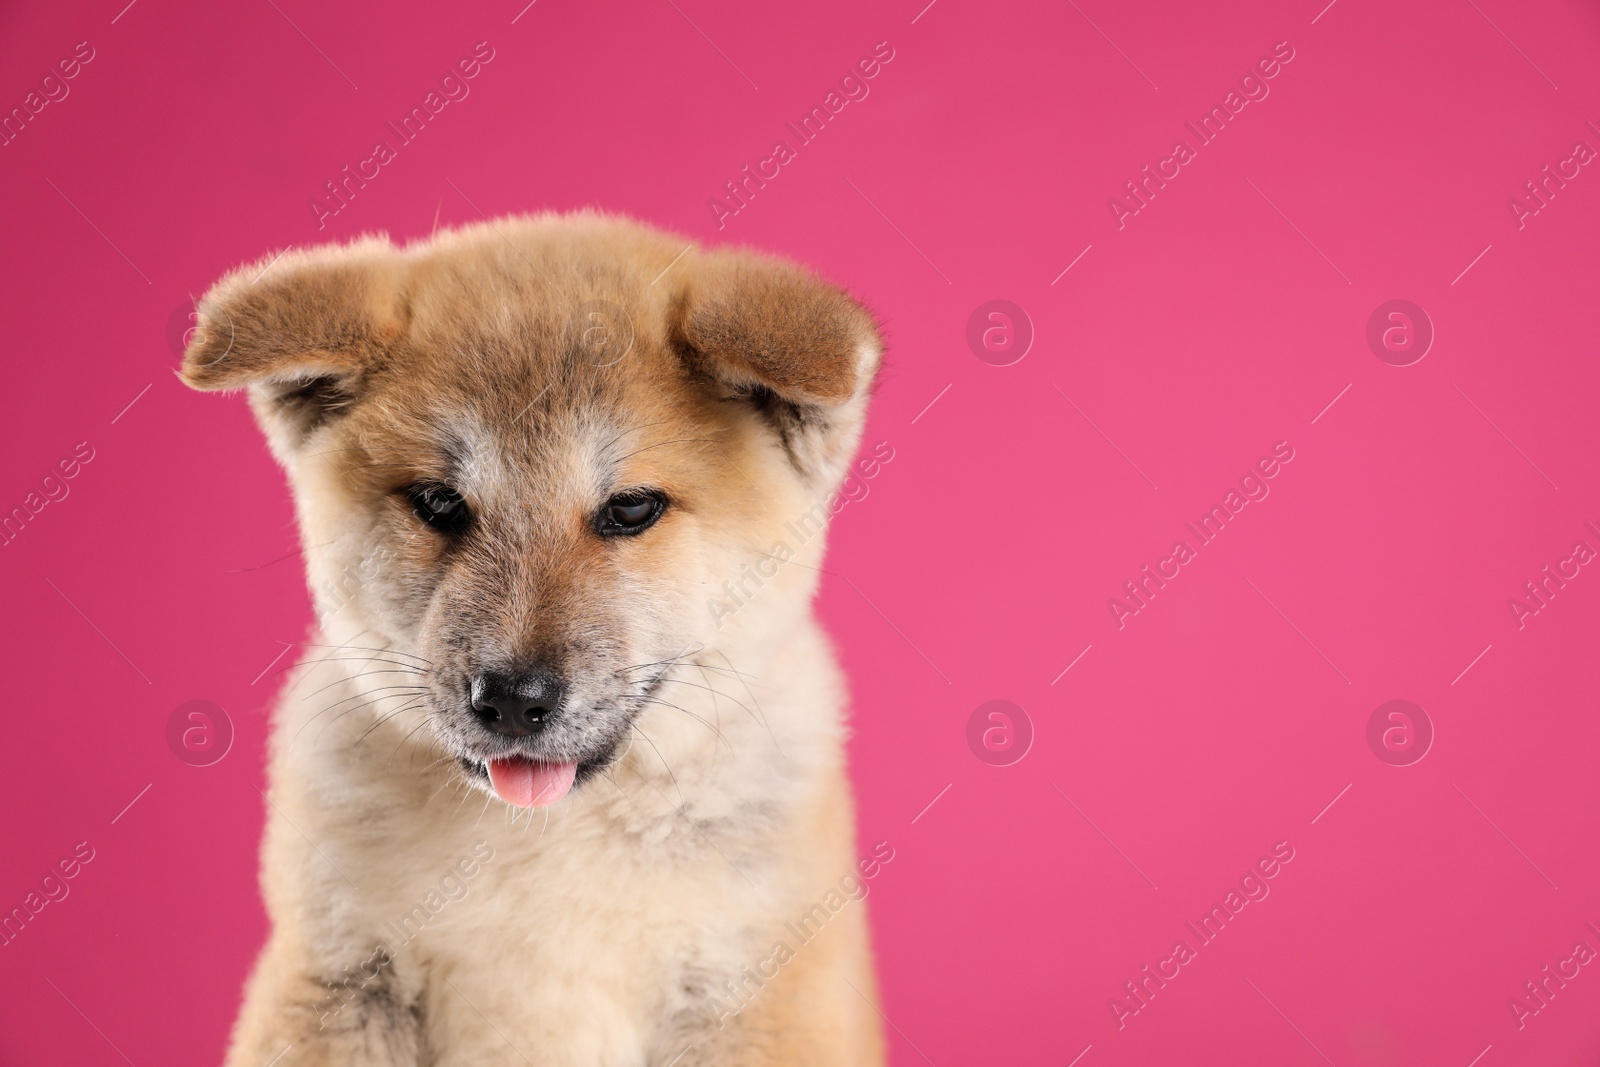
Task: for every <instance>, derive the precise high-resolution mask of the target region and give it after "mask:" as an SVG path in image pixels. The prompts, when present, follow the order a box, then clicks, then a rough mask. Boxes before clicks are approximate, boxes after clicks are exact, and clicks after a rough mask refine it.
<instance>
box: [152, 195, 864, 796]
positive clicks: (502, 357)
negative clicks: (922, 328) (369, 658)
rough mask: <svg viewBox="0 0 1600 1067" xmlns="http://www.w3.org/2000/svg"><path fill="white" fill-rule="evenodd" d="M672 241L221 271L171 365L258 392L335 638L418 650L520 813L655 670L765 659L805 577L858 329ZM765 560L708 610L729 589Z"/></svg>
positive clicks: (560, 784) (352, 256) (646, 235)
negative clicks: (749, 579) (741, 599)
mask: <svg viewBox="0 0 1600 1067" xmlns="http://www.w3.org/2000/svg"><path fill="white" fill-rule="evenodd" d="M684 244H686V242H683V241H682V240H681V239H675V238H669V237H667V236H665V235H662V234H659V233H657V232H655V231H652V230H649V229H646V228H644V227H640V226H637V225H634V224H631V223H627V222H623V221H620V220H614V219H607V218H603V217H598V216H593V215H583V216H576V217H566V218H560V217H545V218H539V219H527V220H516V221H502V222H499V223H495V224H492V225H486V226H482V227H474V228H472V229H468V230H463V231H459V232H455V233H447V234H443V235H441V236H439V237H438V238H436V239H434V240H431V241H429V242H427V243H425V244H421V245H416V246H412V247H409V248H406V249H403V250H402V249H396V248H394V247H392V246H391V245H390V244H389V243H388V242H387V241H385V240H381V239H366V240H362V241H359V242H356V243H353V244H350V245H348V246H343V247H327V248H319V249H313V250H309V251H303V252H292V253H289V254H288V255H285V256H283V257H282V258H281V259H280V260H278V261H277V262H276V263H275V264H274V265H272V266H271V267H270V268H269V269H267V270H266V271H265V273H260V272H259V271H258V269H257V268H246V269H244V270H240V271H238V272H236V273H234V274H232V275H230V276H229V277H227V278H224V279H223V280H222V281H221V282H219V283H218V284H217V285H216V286H215V287H214V288H213V289H212V290H211V291H210V292H209V293H208V294H207V295H206V297H205V298H204V299H203V300H202V301H201V303H200V306H199V323H200V326H199V329H198V330H197V331H196V332H195V334H194V335H193V340H192V342H191V344H190V347H189V349H188V351H187V352H186V353H185V355H184V366H183V371H182V375H183V378H184V380H185V381H186V382H188V383H189V384H190V385H192V386H194V387H196V388H199V389H245V390H248V392H249V396H250V402H251V406H252V407H253V409H254V411H255V413H256V417H257V420H258V421H259V423H260V424H261V426H262V429H263V430H264V431H265V433H266V436H267V438H268V441H269V442H270V444H271V446H272V449H273V451H274V453H275V454H276V455H277V457H278V458H279V460H280V461H281V462H282V463H283V465H284V467H285V468H286V470H287V471H288V474H289V478H290V481H291V484H292V485H293V487H294V490H295V500H296V505H297V510H298V513H299V518H300V524H301V535H302V538H303V541H304V544H305V546H306V557H307V563H308V572H309V578H310V581H311V585H312V588H313V590H314V591H316V592H318V594H319V601H320V602H321V606H322V608H323V610H324V612H325V614H324V616H323V619H322V623H323V630H324V634H325V637H326V640H327V641H329V642H330V643H339V642H341V641H343V642H348V643H352V644H354V643H356V640H357V638H358V637H360V638H362V640H361V641H360V643H361V644H364V645H368V646H372V645H378V646H379V647H382V648H385V649H391V650H393V652H394V653H395V654H396V657H397V658H400V659H403V660H405V662H406V663H407V664H410V663H415V664H416V667H415V668H407V669H408V670H410V671H412V672H413V673H416V674H419V675H420V676H421V680H420V681H419V684H423V685H425V693H424V696H423V703H424V704H425V707H426V712H427V714H428V717H429V720H430V722H431V725H432V727H433V730H434V732H435V734H436V736H437V737H438V739H439V741H440V743H441V744H442V745H443V746H444V747H445V748H446V749H447V750H448V751H449V752H450V753H452V754H453V755H455V756H456V757H457V758H458V759H459V760H460V762H461V764H462V766H463V768H464V769H465V770H466V771H467V772H468V774H469V776H471V777H473V778H474V780H475V781H477V782H478V783H479V784H483V785H487V784H489V783H490V782H491V781H492V783H493V786H494V788H495V790H496V791H497V792H498V793H499V794H500V795H501V796H502V797H503V798H505V799H506V800H508V801H511V802H513V803H518V804H532V803H546V802H549V801H551V800H553V799H556V798H559V796H560V795H561V794H563V793H564V792H565V791H566V789H567V788H568V787H569V786H570V785H571V783H572V781H573V780H574V777H575V776H576V778H577V779H578V780H580V781H581V780H582V779H583V778H584V777H586V776H588V775H589V774H592V773H594V772H595V771H597V770H599V769H600V768H602V767H604V766H605V765H606V764H607V763H608V762H609V761H610V760H611V759H612V758H613V757H614V756H615V754H616V753H617V752H618V750H619V748H620V747H621V746H622V745H623V743H624V741H625V738H626V736H627V733H628V730H629V726H630V724H631V722H632V720H633V719H634V718H635V717H636V716H637V715H638V714H640V712H641V710H642V709H643V708H644V707H645V706H646V705H647V704H648V703H649V702H650V700H651V694H652V692H653V691H654V689H655V687H656V686H658V685H659V684H661V682H662V681H663V679H664V678H665V677H666V676H667V674H668V672H670V671H671V670H673V669H674V668H675V667H676V666H677V665H678V664H679V663H681V662H684V661H685V660H686V659H688V658H690V657H692V656H695V655H698V654H702V653H704V652H706V651H709V650H718V651H723V652H724V653H729V652H732V653H734V654H735V656H742V655H746V654H750V653H751V650H754V649H759V648H760V647H761V645H762V642H763V640H764V639H766V638H768V637H770V636H771V635H772V634H774V633H776V632H778V631H780V630H781V629H782V628H783V627H784V626H785V625H787V624H789V623H792V622H793V621H794V619H795V618H796V617H797V616H799V615H801V614H803V613H804V612H805V610H806V609H807V605H808V603H809V598H810V595H811V593H812V591H813V590H814V587H815V579H816V572H815V570H814V569H813V568H814V567H815V565H816V562H817V559H818V557H819V556H820V551H821V540H822V539H821V537H820V536H813V532H815V531H819V530H820V527H821V525H822V520H823V519H824V518H825V517H826V514H827V511H828V509H827V507H826V506H825V505H824V504H823V503H822V501H824V500H825V498H827V496H828V494H830V493H831V492H833V491H834V490H835V489H836V488H837V486H838V484H839V482H840V480H841V478H842V476H843V474H844V472H845V470H846V468H847V466H848V463H849V460H850V458H851V456H852V454H853V453H854V450H855V447H856V444H857V441H858V438H859V434H860V429H861V423H862V419H863V416H864V411H865V404H866V396H867V392H868V389H869V387H870V385H871V381H872V377H873V375H874V373H875V371H876V369H877V365H878V360H879V354H880V342H879V339H878V335H877V332H876V329H875V328H874V325H873V323H872V320H871V318H870V316H869V315H868V314H867V313H866V312H865V311H864V310H863V309H862V308H861V307H860V306H859V305H858V304H857V303H855V302H854V301H853V300H851V299H850V298H849V297H848V296H846V295H845V294H844V293H842V292H840V291H839V290H837V289H835V288H833V287H831V286H828V285H826V284H824V283H822V282H820V281H818V280H817V279H815V278H814V277H812V276H811V275H810V274H808V273H806V272H804V271H803V270H801V269H799V268H797V267H794V266H791V265H788V264H784V263H780V262H777V261H773V260H768V259H765V258H761V257H758V256H755V255H752V254H749V253H744V252H731V251H717V252H708V253H702V252H699V251H698V250H694V249H690V250H689V251H687V252H685V251H683V247H684ZM797 523H798V525H796V524H797ZM797 529H798V530H801V531H806V535H805V539H804V540H803V541H802V540H801V539H800V538H799V537H797V536H796V534H795V532H794V531H795V530H797ZM775 556H776V557H778V558H781V559H784V560H791V559H792V561H793V562H792V563H785V564H784V565H782V566H778V567H777V568H776V574H775V575H774V576H772V577H770V578H768V579H766V580H764V582H763V583H762V585H761V587H760V589H759V590H758V592H759V599H760V601H761V603H760V604H755V603H753V600H752V602H750V603H749V604H748V606H749V610H740V612H739V613H738V618H737V622H736V625H732V626H729V625H726V623H727V620H726V619H725V618H719V617H718V613H717V612H716V610H715V609H714V607H713V604H714V602H715V601H716V600H717V599H718V598H720V597H722V596H723V595H724V589H725V588H726V587H727V586H726V583H728V582H729V581H730V580H733V579H737V578H738V577H739V576H740V575H741V573H748V569H749V567H750V566H751V565H753V564H757V563H760V564H764V566H763V569H762V570H761V572H760V573H761V574H762V575H763V576H765V575H768V574H769V573H771V572H772V570H773V565H772V560H773V558H774V557H775ZM744 588H745V591H746V592H750V590H749V587H748V586H745V587H744ZM327 591H337V594H336V595H334V596H331V597H330V596H326V595H322V594H324V593H326V592H327ZM363 635H365V636H363ZM374 636H375V637H376V640H373V639H372V638H373V637H374ZM397 669H399V668H397Z"/></svg>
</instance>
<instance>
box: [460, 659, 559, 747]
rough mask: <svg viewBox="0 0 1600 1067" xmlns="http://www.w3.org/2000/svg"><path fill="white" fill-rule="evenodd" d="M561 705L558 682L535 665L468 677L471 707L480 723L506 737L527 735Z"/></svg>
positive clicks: (535, 729)
mask: <svg viewBox="0 0 1600 1067" xmlns="http://www.w3.org/2000/svg"><path fill="white" fill-rule="evenodd" d="M560 706H561V682H560V681H559V680H558V679H557V678H556V676H555V675H554V674H552V673H550V672H549V671H547V670H544V669H542V668H538V667H535V668H533V669H531V670H527V671H524V672H522V673H521V674H516V675H512V674H503V673H500V672H498V671H485V672H484V673H482V674H479V675H477V676H476V677H474V678H473V679H472V710H473V713H474V714H476V715H477V716H478V719H479V720H480V721H481V722H482V723H483V725H484V726H486V727H488V728H489V729H490V730H493V731H494V732H495V733H497V734H503V735H505V736H506V737H527V736H529V735H530V734H536V733H538V732H539V731H540V730H542V729H544V725H545V723H546V722H547V721H549V719H550V717H551V716H553V715H554V714H555V713H556V709H557V708H559V707H560Z"/></svg>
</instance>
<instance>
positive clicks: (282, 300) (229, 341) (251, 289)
mask: <svg viewBox="0 0 1600 1067" xmlns="http://www.w3.org/2000/svg"><path fill="white" fill-rule="evenodd" d="M403 294H404V289H403V277H402V273H401V264H400V261H399V258H398V257H397V255H396V254H395V251H394V248H393V247H392V246H391V245H390V244H389V242H388V241H387V240H384V239H382V238H367V239H363V240H361V241H358V242H356V243H354V244H351V245H347V246H342V247H341V246H329V247H324V248H316V249H311V250H308V251H294V252H288V253H285V254H284V255H283V256H281V257H280V258H279V259H277V260H275V261H269V260H263V261H262V262H261V263H257V264H254V265H252V266H248V267H242V268H240V269H239V270H236V271H234V272H232V273H231V274H228V275H227V276H225V277H224V278H223V279H222V280H221V281H219V282H217V283H216V284H215V285H214V286H212V287H211V289H210V291H209V292H207V293H206V295H205V296H204V297H203V298H201V300H200V303H199V305H198V307H197V308H196V311H197V313H198V314H197V317H198V327H197V329H196V330H195V331H194V333H193V334H192V335H191V340H190V342H189V346H188V348H187V349H186V350H185V351H184V354H183V369H182V371H181V372H180V377H182V378H183V380H184V381H185V382H187V383H188V384H189V385H191V386H193V387H194V388H196V389H203V390H216V389H248V390H249V392H250V401H251V407H253V408H254V409H255V413H256V418H257V420H258V421H259V422H260V423H261V426H262V429H263V430H264V431H266V433H267V435H268V438H269V439H270V440H271V441H272V444H273V445H274V447H276V448H279V449H280V451H283V452H285V454H286V452H287V451H292V449H293V448H294V447H295V446H297V445H298V444H299V443H300V442H302V441H303V440H304V439H305V438H306V437H307V436H308V435H309V434H310V433H311V432H312V431H314V430H315V429H316V428H317V427H318V426H320V425H322V424H323V423H325V422H327V421H328V420H330V419H332V418H334V417H335V416H336V415H337V414H338V412H339V410H340V409H341V408H342V407H345V406H348V405H349V404H350V403H352V402H353V401H355V400H356V399H357V398H358V397H359V396H360V392H361V387H362V383H363V379H364V378H365V377H366V376H367V375H368V374H369V373H370V372H371V371H372V370H373V369H374V368H375V367H376V366H377V365H378V364H379V363H381V362H382V361H383V359H384V357H385V356H386V354H387V353H388V352H390V351H392V350H393V348H394V346H395V344H396V343H397V342H398V341H399V340H400V339H401V338H402V337H404V335H405V333H406V329H407V325H408V323H407V320H408V317H409V316H408V313H407V308H406V304H405V300H404V295H403Z"/></svg>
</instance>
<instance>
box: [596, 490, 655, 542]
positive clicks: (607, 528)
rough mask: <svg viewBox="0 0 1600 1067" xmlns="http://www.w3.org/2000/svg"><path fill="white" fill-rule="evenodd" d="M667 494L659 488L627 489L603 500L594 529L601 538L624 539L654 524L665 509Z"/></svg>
mask: <svg viewBox="0 0 1600 1067" xmlns="http://www.w3.org/2000/svg"><path fill="white" fill-rule="evenodd" d="M666 507H667V495H666V494H665V493H663V492H661V491H660V490H659V489H630V490H628V491H627V492H623V493H618V494H617V495H616V496H614V497H612V498H611V499H610V500H608V501H606V506H605V507H603V508H601V509H600V514H598V515H596V516H595V528H596V529H597V530H599V531H600V533H601V535H602V536H605V537H619V536H620V537H627V536H631V535H633V534H637V533H643V532H644V531H645V530H648V529H649V528H650V527H651V526H654V525H655V522H656V520H657V519H659V518H660V517H661V513H662V512H663V511H665V510H666Z"/></svg>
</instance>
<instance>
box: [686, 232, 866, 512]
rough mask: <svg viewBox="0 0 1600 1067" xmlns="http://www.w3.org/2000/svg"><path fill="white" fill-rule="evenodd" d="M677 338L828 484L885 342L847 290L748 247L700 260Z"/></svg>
mask: <svg viewBox="0 0 1600 1067" xmlns="http://www.w3.org/2000/svg"><path fill="white" fill-rule="evenodd" d="M682 276H683V277H684V278H685V282H684V285H683V289H682V294H681V305H680V312H679V315H678V316H677V319H676V336H675V337H674V338H673V340H674V342H675V343H676V344H677V346H678V349H679V351H680V352H681V353H682V354H683V356H684V359H685V360H686V361H687V362H688V363H689V365H690V367H691V368H692V369H693V370H695V371H696V372H698V373H699V374H701V375H703V376H705V377H706V378H708V379H710V381H711V382H712V383H714V385H715V387H716V388H717V389H718V390H719V392H720V393H721V394H722V395H723V396H724V397H726V398H728V399H733V400H740V401H744V402H747V403H750V404H752V405H753V406H754V407H755V409H756V411H757V412H758V413H759V414H760V415H761V416H762V417H763V418H764V419H765V420H766V421H767V423H768V424H769V425H770V426H771V427H772V429H773V431H774V432H776V433H777V435H778V438H779V440H780V441H781V442H782V443H783V446H784V449H785V450H786V451H787V453H788V455H789V459H790V461H791V462H792V463H793V464H794V465H795V467H796V468H797V469H799V470H800V472H801V473H802V474H804V475H806V476H807V477H810V478H813V479H815V480H817V481H818V482H820V483H823V484H831V483H833V482H835V481H836V480H837V479H838V478H839V477H841V476H842V475H843V473H844V467H845V465H846V464H848V463H849V461H850V458H851V456H852V455H853V454H854V452H855V447H856V443H857V441H858V439H859V437H860V434H861V424H862V420H863V417H864V415H865V412H866V402H867V395H868V393H869V392H870V390H871V388H872V381H873V378H874V376H875V375H876V374H877V371H878V364H879V361H880V359H881V358H882V354H883V342H882V340H881V338H880V337H879V334H878V328H877V325H876V324H875V323H874V322H873V319H872V316H871V314H870V313H868V311H867V310H866V309H865V308H864V307H862V306H861V305H860V304H859V303H857V302H856V301H855V300H854V299H853V298H851V297H850V296H849V294H847V293H845V292H844V291H843V290H841V289H838V288H836V287H834V286H832V285H829V284H827V283H826V282H823V281H821V280H820V279H818V278H816V277H815V276H814V275H812V274H811V273H810V272H808V271H806V270H803V269H802V268H800V267H797V266H795V265H793V264H789V263H784V262H780V261H777V260H772V259H767V258H765V257H762V256H757V255H755V254H752V253H749V252H737V251H715V252H709V253H704V254H701V255H698V256H696V257H695V259H694V260H693V261H692V262H690V263H689V264H688V269H687V270H685V271H684V272H683V274H682Z"/></svg>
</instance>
